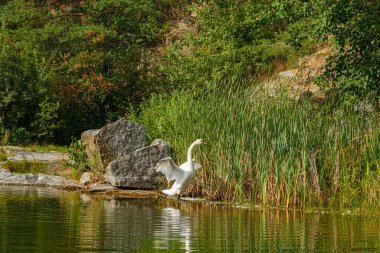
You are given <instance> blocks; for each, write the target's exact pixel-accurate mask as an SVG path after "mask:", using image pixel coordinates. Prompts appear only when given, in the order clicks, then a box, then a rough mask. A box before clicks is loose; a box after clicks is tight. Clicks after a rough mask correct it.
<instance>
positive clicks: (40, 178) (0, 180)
mask: <svg viewBox="0 0 380 253" xmlns="http://www.w3.org/2000/svg"><path fill="white" fill-rule="evenodd" d="M0 185H32V186H49V187H54V188H62V189H81V188H82V187H83V186H82V185H81V184H79V183H78V182H76V181H74V180H69V179H66V178H64V177H60V176H53V175H46V174H16V173H12V172H10V171H8V170H6V169H3V168H0Z"/></svg>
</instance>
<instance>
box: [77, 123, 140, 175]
mask: <svg viewBox="0 0 380 253" xmlns="http://www.w3.org/2000/svg"><path fill="white" fill-rule="evenodd" d="M145 137H146V128H145V127H144V126H142V125H140V124H138V123H135V122H128V121H127V120H126V119H125V118H122V119H120V120H118V121H115V122H113V123H110V124H108V125H106V126H104V127H103V128H101V129H96V130H88V131H85V132H83V133H82V136H81V140H82V142H83V143H84V144H85V151H86V154H87V156H88V157H89V159H90V163H92V164H93V167H95V168H99V166H100V167H104V168H105V167H107V165H108V164H109V163H110V162H111V161H113V160H115V159H119V158H121V157H123V156H125V155H127V154H128V153H130V152H132V151H134V150H136V149H139V148H142V147H144V145H145Z"/></svg>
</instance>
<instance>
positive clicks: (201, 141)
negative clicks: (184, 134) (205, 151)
mask: <svg viewBox="0 0 380 253" xmlns="http://www.w3.org/2000/svg"><path fill="white" fill-rule="evenodd" d="M194 144H196V145H200V144H206V142H205V141H204V140H202V139H198V140H196V141H195V142H194Z"/></svg>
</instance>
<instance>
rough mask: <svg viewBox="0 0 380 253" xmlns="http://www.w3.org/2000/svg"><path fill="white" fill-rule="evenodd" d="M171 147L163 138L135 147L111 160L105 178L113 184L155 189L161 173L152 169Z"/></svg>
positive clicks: (167, 153)
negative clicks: (144, 145) (120, 156)
mask: <svg viewBox="0 0 380 253" xmlns="http://www.w3.org/2000/svg"><path fill="white" fill-rule="evenodd" d="M171 150H172V147H171V145H170V144H169V143H167V142H165V141H163V140H155V141H153V143H152V144H151V145H150V146H148V147H144V148H140V149H137V150H135V151H133V152H131V153H129V154H128V155H126V156H124V157H123V158H120V159H117V160H115V161H113V162H111V163H110V164H109V165H108V167H107V169H106V174H105V180H106V181H108V182H109V183H111V184H112V185H114V186H118V187H127V188H138V189H156V188H157V187H158V184H159V182H160V180H162V174H159V173H157V172H156V171H155V170H154V167H155V165H156V164H157V162H158V161H159V160H160V159H162V158H165V157H168V156H169V155H170V153H171Z"/></svg>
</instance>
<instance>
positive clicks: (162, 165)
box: [155, 139, 206, 199]
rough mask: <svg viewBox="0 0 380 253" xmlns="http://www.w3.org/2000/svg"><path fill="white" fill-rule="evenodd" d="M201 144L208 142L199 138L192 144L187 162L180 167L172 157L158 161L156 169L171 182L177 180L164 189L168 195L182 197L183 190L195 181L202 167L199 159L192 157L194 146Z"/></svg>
mask: <svg viewBox="0 0 380 253" xmlns="http://www.w3.org/2000/svg"><path fill="white" fill-rule="evenodd" d="M200 144H206V142H204V141H203V140H202V139H198V140H196V141H194V142H193V143H192V144H191V145H190V147H189V150H188V151H187V162H185V163H184V164H181V166H179V167H178V165H177V164H176V163H175V162H174V161H173V159H172V158H171V157H168V158H164V159H162V160H160V161H158V162H157V165H156V168H155V169H156V171H157V172H162V173H163V174H165V176H166V179H167V180H168V181H169V182H170V181H172V180H175V182H174V184H173V186H172V188H170V189H167V190H162V192H163V193H165V194H166V195H168V196H178V199H180V197H181V192H182V191H183V190H185V189H186V187H187V186H188V185H189V184H190V183H191V182H192V181H193V179H194V176H195V172H196V171H197V170H198V169H199V168H201V167H202V166H201V165H200V164H199V163H198V162H197V161H195V160H193V159H192V152H193V148H194V147H195V146H196V145H200Z"/></svg>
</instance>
